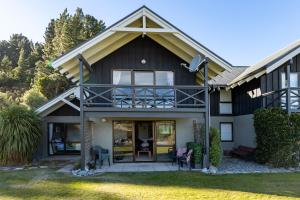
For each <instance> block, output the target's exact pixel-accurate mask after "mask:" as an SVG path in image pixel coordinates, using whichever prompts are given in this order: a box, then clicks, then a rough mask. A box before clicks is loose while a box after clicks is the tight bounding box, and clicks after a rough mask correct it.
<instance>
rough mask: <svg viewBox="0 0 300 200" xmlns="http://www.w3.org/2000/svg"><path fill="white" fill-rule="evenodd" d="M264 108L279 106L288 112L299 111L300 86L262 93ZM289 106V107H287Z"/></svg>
mask: <svg viewBox="0 0 300 200" xmlns="http://www.w3.org/2000/svg"><path fill="white" fill-rule="evenodd" d="M261 97H262V105H263V107H264V108H271V107H280V108H282V109H284V110H289V111H290V112H300V88H299V87H291V88H289V89H288V88H284V89H280V90H276V91H272V92H267V93H264V94H262V96H261ZM287 108H289V109H287Z"/></svg>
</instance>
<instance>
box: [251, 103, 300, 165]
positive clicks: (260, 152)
mask: <svg viewBox="0 0 300 200" xmlns="http://www.w3.org/2000/svg"><path fill="white" fill-rule="evenodd" d="M254 128H255V132H256V144H257V148H256V161H257V162H259V163H269V164H271V165H273V166H275V167H291V166H295V165H297V163H299V149H300V148H299V141H300V140H299V139H300V138H299V136H300V116H299V115H298V114H291V115H290V116H289V115H288V114H287V113H286V112H285V111H284V110H282V109H280V108H271V109H259V110H257V111H255V113H254Z"/></svg>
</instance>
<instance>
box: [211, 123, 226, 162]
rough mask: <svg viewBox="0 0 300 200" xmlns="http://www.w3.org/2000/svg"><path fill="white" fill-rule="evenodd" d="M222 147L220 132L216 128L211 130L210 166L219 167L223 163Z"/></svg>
mask: <svg viewBox="0 0 300 200" xmlns="http://www.w3.org/2000/svg"><path fill="white" fill-rule="evenodd" d="M222 154H223V152H222V146H221V136H220V133H219V130H218V129H216V128H211V129H210V145H209V161H210V164H211V165H213V166H215V167H218V166H219V165H220V164H221V161H222Z"/></svg>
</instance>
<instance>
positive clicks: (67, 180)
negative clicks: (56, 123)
mask: <svg viewBox="0 0 300 200" xmlns="http://www.w3.org/2000/svg"><path fill="white" fill-rule="evenodd" d="M45 174H46V175H48V177H46V179H45V180H43V177H44V175H45ZM0 176H1V180H0V195H1V197H10V198H11V197H15V198H21V199H37V198H41V199H53V198H54V199H57V198H60V199H67V198H69V199H77V198H79V197H81V196H84V198H85V199H126V198H127V199H130V197H132V195H134V194H128V195H126V192H128V191H126V187H129V186H130V187H133V188H134V187H138V186H139V187H145V188H147V187H151V189H155V188H160V189H163V188H164V187H165V188H166V190H167V189H168V188H170V187H174V188H175V191H176V190H180V189H186V188H190V189H196V190H203V189H204V190H205V189H212V190H225V191H237V192H249V193H255V194H266V195H278V196H283V197H300V181H299V180H300V173H287V174H247V175H245V174H244V175H217V176H212V175H203V174H199V173H196V172H160V173H158V172H149V173H107V174H103V175H99V176H94V177H84V178H78V177H71V176H68V175H63V174H58V173H54V172H53V171H51V170H36V171H26V172H23V173H22V172H9V173H0ZM36 177H40V179H39V178H36ZM41 177H42V178H41ZM152 187H153V188H152ZM167 187H168V188H167ZM108 188H109V189H108ZM122 191H124V193H123V192H122ZM130 195H131V196H130Z"/></svg>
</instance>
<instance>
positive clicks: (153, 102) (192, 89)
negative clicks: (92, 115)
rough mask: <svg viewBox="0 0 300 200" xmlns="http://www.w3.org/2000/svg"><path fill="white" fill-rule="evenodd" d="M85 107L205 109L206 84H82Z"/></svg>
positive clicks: (132, 109) (194, 110)
mask: <svg viewBox="0 0 300 200" xmlns="http://www.w3.org/2000/svg"><path fill="white" fill-rule="evenodd" d="M82 87H83V94H84V100H83V106H84V107H85V109H86V110H90V111H91V110H93V111H95V110H98V111H111V110H120V111H122V110H124V111H193V112H202V111H203V110H204V109H205V103H206V102H205V98H204V96H205V95H204V94H205V87H203V86H197V85H176V86H153V85H151V86H136V85H135V86H132V85H109V84H83V85H82Z"/></svg>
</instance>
